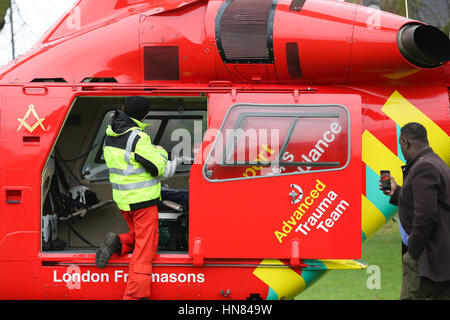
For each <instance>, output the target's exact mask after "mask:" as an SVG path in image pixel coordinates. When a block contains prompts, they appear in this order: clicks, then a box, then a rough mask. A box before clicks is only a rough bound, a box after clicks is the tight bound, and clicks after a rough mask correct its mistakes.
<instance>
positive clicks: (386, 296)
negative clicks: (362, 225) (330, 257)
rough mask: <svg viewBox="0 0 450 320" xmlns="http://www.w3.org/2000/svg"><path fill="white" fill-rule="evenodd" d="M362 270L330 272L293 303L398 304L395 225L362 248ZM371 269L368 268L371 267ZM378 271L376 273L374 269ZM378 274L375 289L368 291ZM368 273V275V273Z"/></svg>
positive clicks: (398, 243)
mask: <svg viewBox="0 0 450 320" xmlns="http://www.w3.org/2000/svg"><path fill="white" fill-rule="evenodd" d="M361 260H362V261H364V262H365V263H366V264H367V265H368V266H369V268H368V269H365V270H331V271H329V272H328V273H327V274H326V275H324V276H323V277H322V278H321V279H320V280H319V281H317V282H316V283H315V284H313V285H312V286H311V287H310V288H309V289H307V290H305V291H304V292H302V293H300V294H299V295H298V296H297V297H296V300H398V299H399V297H400V287H401V278H402V266H401V240H400V232H399V230H398V223H397V222H394V221H392V220H391V221H389V222H388V223H387V224H386V225H385V226H384V227H383V228H381V229H380V230H379V231H378V232H377V233H375V234H374V235H373V236H372V237H371V238H369V239H368V240H366V241H365V242H364V243H363V245H362V257H361ZM371 266H372V267H371ZM376 266H378V267H379V269H377V267H376ZM377 270H379V275H380V278H379V279H380V281H379V287H380V288H379V289H377V288H374V289H369V288H368V286H367V283H368V282H369V285H370V284H372V285H374V284H376V282H375V281H374V280H373V279H374V276H375V274H376V273H377V272H376V271H377ZM369 271H370V272H369Z"/></svg>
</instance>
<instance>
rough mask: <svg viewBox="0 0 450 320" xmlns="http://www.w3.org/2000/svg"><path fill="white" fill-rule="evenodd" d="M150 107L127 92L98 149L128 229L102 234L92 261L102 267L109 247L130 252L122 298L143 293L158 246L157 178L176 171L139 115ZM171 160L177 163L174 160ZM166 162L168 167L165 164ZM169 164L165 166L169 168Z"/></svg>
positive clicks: (146, 293)
mask: <svg viewBox="0 0 450 320" xmlns="http://www.w3.org/2000/svg"><path fill="white" fill-rule="evenodd" d="M149 111H150V105H149V103H148V101H147V99H145V98H144V97H138V96H135V97H129V98H127V99H126V100H125V106H124V109H123V112H122V111H120V110H116V111H115V113H114V116H113V117H112V119H111V122H110V124H109V125H108V128H107V129H106V140H105V145H104V149H103V155H104V158H105V161H106V165H107V167H108V169H109V180H110V182H111V186H112V195H113V200H114V202H115V203H116V204H117V206H118V208H119V209H120V212H121V213H122V215H123V216H124V218H125V220H126V222H127V224H128V228H129V232H128V233H126V234H119V235H116V234H115V233H113V232H109V233H107V234H106V236H105V238H104V242H103V244H102V245H101V246H100V248H99V249H98V250H97V252H96V257H95V263H96V265H97V266H98V267H99V268H104V267H105V266H106V264H107V263H108V261H109V259H110V258H111V256H112V255H113V254H114V253H118V254H119V255H124V254H128V253H130V252H133V254H132V258H131V259H130V263H129V269H128V279H127V285H126V288H125V293H124V296H123V298H124V299H148V298H149V297H150V287H151V280H152V261H153V258H154V256H155V254H156V250H157V248H158V238H159V233H158V209H157V204H158V202H159V201H160V200H161V183H160V178H161V177H162V176H164V173H165V171H168V172H169V171H170V172H171V174H172V175H173V173H174V172H175V169H174V168H173V165H174V163H173V162H172V161H168V159H167V158H168V154H167V152H166V151H165V150H164V149H163V148H162V147H160V146H155V145H153V144H152V142H151V139H150V136H149V135H148V134H147V133H145V132H144V129H145V127H146V126H147V125H146V124H144V123H143V122H142V121H143V120H144V118H145V116H146V115H147V114H148V112H149ZM175 166H176V163H175ZM169 167H170V168H169ZM169 169H170V170H169Z"/></svg>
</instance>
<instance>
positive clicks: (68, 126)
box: [41, 96, 207, 253]
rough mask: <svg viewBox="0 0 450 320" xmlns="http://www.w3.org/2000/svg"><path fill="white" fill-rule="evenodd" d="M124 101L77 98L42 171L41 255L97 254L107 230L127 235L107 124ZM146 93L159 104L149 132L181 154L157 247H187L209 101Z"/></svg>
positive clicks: (166, 187)
mask: <svg viewBox="0 0 450 320" xmlns="http://www.w3.org/2000/svg"><path fill="white" fill-rule="evenodd" d="M125 98H126V97H91V96H84V97H78V98H76V99H75V101H74V103H73V105H72V107H71V109H70V112H69V114H68V116H67V118H66V120H65V122H64V124H63V126H62V128H61V131H60V132H59V135H58V137H57V139H56V142H55V144H54V145H53V147H52V150H51V152H50V154H49V157H48V159H47V162H46V164H45V166H44V169H43V171H42V192H41V196H42V199H41V229H42V240H41V251H42V252H65V253H68V252H77V253H79V252H93V251H95V249H96V247H98V246H100V244H101V243H102V241H103V238H104V235H105V234H106V233H107V232H110V231H112V232H115V233H117V234H120V233H127V232H128V226H127V224H126V222H125V220H124V218H123V217H122V215H121V213H120V211H119V209H118V208H117V206H116V205H115V203H114V202H113V201H112V190H111V185H110V183H109V172H108V169H107V167H106V164H105V161H104V158H103V143H104V141H105V135H106V128H107V126H108V124H109V121H110V119H111V117H112V115H113V113H114V110H117V109H121V108H122V106H123V104H124V101H125ZM147 98H148V99H149V102H150V104H151V106H152V109H151V112H150V113H149V114H148V115H147V117H146V118H145V120H144V123H147V124H149V126H147V127H146V129H145V131H146V132H147V133H148V134H149V135H150V137H151V139H152V143H153V144H155V145H161V146H162V147H164V148H165V149H166V150H167V151H168V153H169V158H172V159H173V155H174V154H176V156H177V157H181V158H182V163H181V164H180V165H178V167H177V171H176V174H175V175H174V176H173V177H172V178H171V179H169V180H167V181H164V182H162V183H161V186H162V198H163V199H162V200H163V202H162V203H161V204H159V205H158V211H159V218H160V219H159V232H160V238H159V245H158V252H159V253H161V252H164V253H180V252H187V251H188V214H189V194H188V190H189V173H190V169H191V166H192V163H193V159H194V158H195V154H196V152H197V151H198V147H199V145H198V144H199V143H201V138H202V137H203V134H204V132H205V130H206V128H207V98H206V97H147ZM194 136H196V137H197V139H195V138H194ZM198 139H200V141H196V140H198ZM186 144H187V146H186Z"/></svg>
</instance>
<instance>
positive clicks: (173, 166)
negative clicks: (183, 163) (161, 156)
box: [159, 160, 177, 181]
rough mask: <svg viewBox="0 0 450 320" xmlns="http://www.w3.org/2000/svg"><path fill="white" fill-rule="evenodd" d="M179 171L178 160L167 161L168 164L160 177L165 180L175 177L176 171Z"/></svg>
mask: <svg viewBox="0 0 450 320" xmlns="http://www.w3.org/2000/svg"><path fill="white" fill-rule="evenodd" d="M176 171H177V161H176V160H173V161H170V160H169V161H167V165H166V167H165V168H164V173H163V174H162V175H161V177H159V180H161V181H164V180H167V179H170V178H172V177H173V175H174V174H175V172H176Z"/></svg>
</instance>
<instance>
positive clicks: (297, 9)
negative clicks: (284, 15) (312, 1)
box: [289, 0, 306, 12]
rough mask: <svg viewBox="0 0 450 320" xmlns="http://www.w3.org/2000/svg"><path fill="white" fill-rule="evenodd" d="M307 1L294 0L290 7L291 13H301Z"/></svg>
mask: <svg viewBox="0 0 450 320" xmlns="http://www.w3.org/2000/svg"><path fill="white" fill-rule="evenodd" d="M305 2H306V0H292V2H291V5H290V6H289V10H290V11H295V12H300V11H301V10H302V8H303V5H304V4H305Z"/></svg>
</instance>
